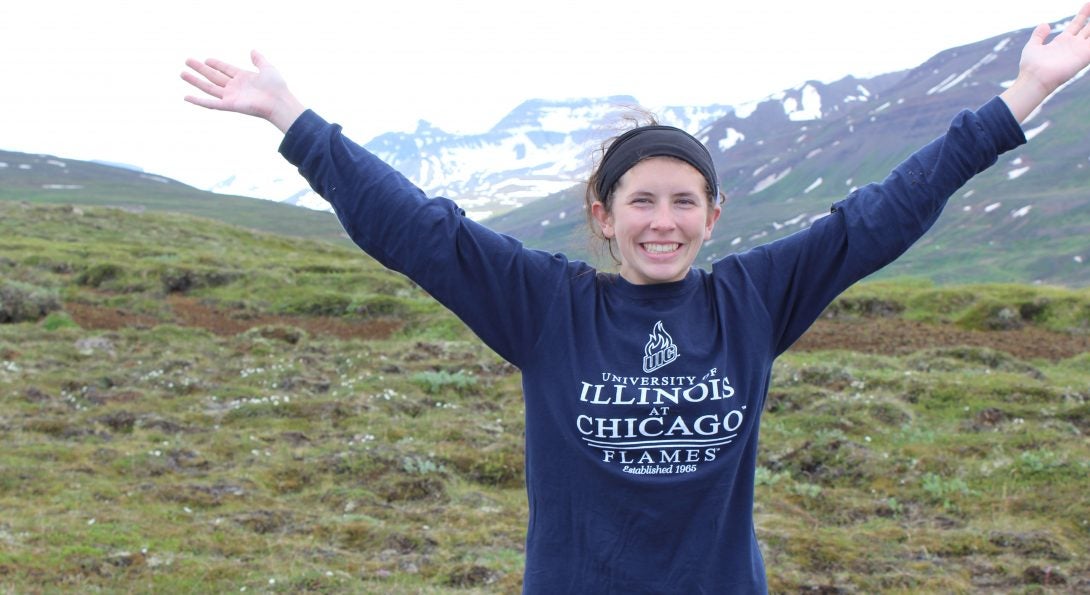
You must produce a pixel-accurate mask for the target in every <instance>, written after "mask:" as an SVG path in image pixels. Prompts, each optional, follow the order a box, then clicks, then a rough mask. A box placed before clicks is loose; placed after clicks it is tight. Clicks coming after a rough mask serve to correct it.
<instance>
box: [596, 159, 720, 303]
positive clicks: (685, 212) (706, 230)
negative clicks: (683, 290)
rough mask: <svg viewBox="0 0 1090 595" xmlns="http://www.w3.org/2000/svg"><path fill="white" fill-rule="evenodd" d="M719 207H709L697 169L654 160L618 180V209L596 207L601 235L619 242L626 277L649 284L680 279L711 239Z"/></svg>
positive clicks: (615, 203) (615, 196) (615, 206)
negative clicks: (702, 246)
mask: <svg viewBox="0 0 1090 595" xmlns="http://www.w3.org/2000/svg"><path fill="white" fill-rule="evenodd" d="M721 210H722V209H721V208H720V206H719V205H718V204H717V205H715V206H710V204H709V197H708V195H707V183H706V182H705V180H704V176H702V175H701V174H700V172H699V171H697V170H696V168H694V167H693V166H691V165H689V164H688V163H686V162H684V161H682V160H680V159H674V158H672V157H651V158H650V159H645V160H643V161H641V162H639V163H637V164H636V165H634V166H632V168H631V169H629V170H628V171H627V172H625V173H624V175H623V176H621V178H620V180H618V181H617V185H616V187H615V188H614V191H613V206H612V208H611V209H609V210H608V211H607V210H606V208H605V205H603V204H602V203H601V202H595V203H594V204H593V205H591V214H592V215H593V216H594V219H595V221H597V222H598V225H599V227H600V228H601V230H602V234H603V235H604V236H605V237H606V238H607V239H610V240H616V242H617V248H618V250H619V251H620V260H621V277H623V278H624V279H625V280H626V281H628V282H629V283H633V284H636V285H648V284H651V283H668V282H670V281H680V280H681V279H683V278H684V277H685V275H686V274H688V272H689V267H691V266H692V264H693V262H694V261H695V260H696V255H697V253H698V252H699V251H700V246H701V245H703V243H704V241H705V240H707V239H709V238H710V237H711V234H712V228H713V227H715V222H716V221H718V220H719V214H720V212H721Z"/></svg>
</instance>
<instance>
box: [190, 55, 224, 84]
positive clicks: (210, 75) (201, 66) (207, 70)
mask: <svg viewBox="0 0 1090 595" xmlns="http://www.w3.org/2000/svg"><path fill="white" fill-rule="evenodd" d="M209 62H213V60H206V61H205V62H201V61H199V60H194V59H193V58H190V59H188V60H186V61H185V65H186V66H188V67H190V68H192V69H193V70H194V71H195V72H197V73H198V74H200V75H201V76H203V77H204V78H206V79H208V80H209V81H210V82H212V83H213V84H215V85H219V86H220V87H222V86H224V85H226V84H227V82H228V81H230V80H231V79H230V77H228V76H226V75H225V74H224V73H223V71H221V70H218V69H216V68H214V67H213V66H212V65H211V64H209ZM198 86H199V85H198Z"/></svg>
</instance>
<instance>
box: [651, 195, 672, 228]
mask: <svg viewBox="0 0 1090 595" xmlns="http://www.w3.org/2000/svg"><path fill="white" fill-rule="evenodd" d="M674 227H676V225H675V223H674V213H673V211H672V209H671V208H670V203H669V201H661V202H659V203H658V204H656V205H655V210H654V211H653V212H652V213H651V229H653V230H656V231H669V230H671V229H673V228H674Z"/></svg>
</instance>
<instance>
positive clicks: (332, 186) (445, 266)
mask: <svg viewBox="0 0 1090 595" xmlns="http://www.w3.org/2000/svg"><path fill="white" fill-rule="evenodd" d="M280 152H281V154H283V156H284V157H285V158H286V159H287V160H288V161H289V162H291V163H292V164H293V165H295V166H296V167H298V168H299V172H300V173H301V174H302V175H303V177H305V178H306V179H307V181H308V182H309V183H310V186H311V188H313V189H314V191H315V192H317V193H318V194H320V195H321V196H322V197H324V198H325V199H326V200H328V201H329V202H330V204H331V205H332V206H333V209H334V211H335V212H336V214H337V217H338V218H339V219H340V222H341V225H343V226H344V229H345V231H347V232H348V235H349V236H350V237H351V238H352V240H353V241H354V242H355V243H356V244H357V245H358V246H359V247H360V248H362V249H363V250H364V251H365V252H367V253H368V254H369V255H371V256H372V257H374V258H375V259H376V260H377V261H379V262H380V263H381V264H382V265H384V266H386V267H387V268H390V269H393V270H395V271H398V272H400V273H403V274H404V275H406V276H407V277H409V278H410V279H412V280H413V281H414V282H416V283H417V284H419V285H420V286H421V287H422V288H423V289H424V290H425V291H427V292H428V293H429V294H431V295H432V296H433V297H435V298H436V299H437V300H438V301H439V302H440V303H442V304H443V305H444V306H446V307H447V308H449V309H450V310H451V311H453V312H454V313H455V314H456V315H457V316H458V317H459V318H461V319H462V320H463V321H464V322H465V323H466V324H467V325H468V326H469V327H470V328H471V329H472V330H473V331H474V332H475V333H477V335H478V336H480V337H481V339H482V340H483V341H484V342H485V343H486V344H487V345H489V346H490V347H491V348H492V349H494V350H495V351H496V352H497V353H499V354H500V355H501V356H502V357H504V358H505V359H507V360H508V361H510V362H511V363H513V364H515V365H519V364H520V362H521V359H522V357H523V355H524V354H525V353H527V352H528V351H529V350H530V348H531V347H532V345H533V343H534V342H535V341H536V339H537V337H538V336H539V335H540V333H541V330H542V325H543V322H544V318H545V316H544V313H545V311H546V310H547V309H548V306H549V304H550V303H551V302H552V299H553V297H554V296H555V295H556V294H557V290H558V289H559V286H560V285H561V282H562V280H563V279H564V278H565V274H566V271H567V269H568V267H569V264H568V263H567V261H566V260H565V259H564V258H563V257H561V256H554V255H550V254H547V253H544V252H540V251H536V250H529V249H526V248H524V247H523V246H522V244H521V243H519V242H518V241H517V240H515V239H513V238H510V237H508V236H505V235H502V234H498V233H496V232H493V231H492V230H490V229H488V228H486V227H484V226H482V225H480V224H478V223H476V222H474V221H473V220H471V219H469V218H467V217H466V216H465V212H464V211H463V210H462V209H460V208H458V207H457V205H455V204H454V203H453V202H451V201H449V200H447V199H444V198H435V199H429V198H427V197H426V196H425V195H424V193H423V192H422V191H421V190H420V189H419V188H417V187H416V186H414V185H413V184H412V183H411V182H410V181H409V180H407V179H406V178H405V177H404V176H402V175H401V174H400V173H398V172H397V171H395V170H394V169H393V168H391V167H390V166H389V165H387V164H386V163H385V162H383V161H382V160H381V159H379V158H378V157H376V156H375V155H373V154H371V153H370V152H368V151H367V150H366V149H364V148H363V147H361V146H359V145H357V144H356V143H354V142H352V141H351V140H349V139H348V138H347V137H345V136H344V135H343V134H342V133H341V127H340V126H338V125H336V124H330V123H328V122H326V121H325V120H323V119H322V118H321V117H319V116H318V115H317V114H315V113H314V112H313V111H310V110H307V111H306V112H305V113H304V114H303V115H302V116H300V117H299V119H298V120H296V122H295V123H294V124H292V126H291V128H290V129H289V130H288V132H287V134H285V136H284V140H283V142H282V143H281V145H280Z"/></svg>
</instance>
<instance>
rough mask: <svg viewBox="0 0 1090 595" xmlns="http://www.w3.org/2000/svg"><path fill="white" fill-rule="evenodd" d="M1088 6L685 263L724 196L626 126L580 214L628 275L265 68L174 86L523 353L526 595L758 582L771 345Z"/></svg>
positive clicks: (1047, 67)
mask: <svg viewBox="0 0 1090 595" xmlns="http://www.w3.org/2000/svg"><path fill="white" fill-rule="evenodd" d="M1088 21H1090V4H1088V5H1086V6H1084V7H1083V8H1082V10H1081V11H1080V12H1079V14H1078V16H1077V17H1076V18H1075V19H1074V20H1073V21H1072V23H1071V24H1070V25H1069V26H1068V27H1067V29H1066V30H1065V31H1063V32H1062V33H1060V34H1059V35H1057V36H1056V37H1055V38H1053V39H1052V40H1051V41H1049V42H1048V43H1046V42H1045V41H1046V39H1047V37H1048V36H1049V27H1048V26H1047V25H1042V26H1039V27H1038V28H1037V29H1036V30H1035V31H1034V34H1033V36H1032V38H1031V39H1030V41H1029V43H1028V44H1027V45H1026V47H1025V49H1024V50H1023V53H1022V62H1021V66H1020V70H1019V73H1018V77H1017V79H1016V80H1015V81H1014V83H1013V84H1012V85H1011V86H1010V87H1009V88H1008V89H1007V90H1006V91H1005V92H1004V93H1003V94H1002V95H1001V96H1000V97H996V98H993V99H992V100H991V101H989V102H988V103H986V104H985V105H984V106H982V107H980V108H979V109H977V110H975V111H971V110H965V111H963V112H961V113H960V114H958V115H957V116H956V117H955V118H954V120H953V122H952V123H951V125H950V128H949V130H948V131H947V133H946V134H944V135H943V136H941V137H939V138H938V139H936V140H934V141H933V142H931V143H930V144H928V145H927V146H925V147H924V148H922V149H920V150H919V151H917V152H916V153H915V154H913V155H912V156H911V157H909V158H908V159H907V160H906V161H905V162H904V163H902V164H901V165H899V166H898V167H897V168H896V169H895V170H894V171H893V172H892V174H891V175H890V176H889V177H888V178H886V179H885V180H884V181H883V182H882V183H880V184H871V185H868V186H864V187H862V188H860V189H859V190H857V191H854V192H852V193H851V194H850V195H849V196H848V197H847V198H845V199H844V200H842V201H840V202H838V203H836V204H835V205H833V208H832V214H831V215H830V216H828V217H824V218H822V219H819V220H817V221H815V222H814V223H813V224H812V225H811V226H810V227H809V228H807V229H805V230H803V231H800V232H797V233H795V234H794V235H791V236H789V237H787V238H784V239H782V240H778V241H775V242H772V243H770V244H767V245H764V246H760V247H757V248H754V249H752V250H749V251H747V252H745V253H742V254H733V255H730V256H727V257H725V258H723V259H722V260H720V261H718V262H716V263H714V265H713V266H712V269H711V271H704V270H701V269H697V268H694V267H693V266H692V265H693V261H694V259H695V257H696V253H697V251H698V249H699V247H700V245H701V243H703V242H704V241H705V240H706V239H707V238H708V236H709V234H710V233H711V230H712V228H713V227H714V226H715V223H716V221H717V220H718V218H719V215H720V212H721V206H720V205H719V204H718V196H719V191H718V186H719V183H718V182H719V181H718V178H717V176H716V173H715V167H714V165H713V163H712V161H711V158H710V156H709V154H708V152H707V150H706V149H704V147H702V146H701V145H700V143H699V142H697V141H696V139H694V138H693V137H691V136H689V135H687V134H685V133H683V132H681V131H677V130H676V129H666V128H663V127H657V126H651V127H641V128H636V129H634V130H632V131H630V132H628V133H625V134H623V135H621V136H620V137H618V139H617V140H615V141H614V142H613V143H612V144H611V145H610V146H609V148H608V149H607V150H606V152H605V155H604V157H603V159H602V163H601V165H600V167H599V168H598V171H597V172H596V174H595V175H594V177H593V178H592V182H591V191H590V192H591V194H590V199H591V200H590V201H589V205H588V210H589V211H590V214H591V216H592V218H593V222H594V225H595V226H596V228H597V230H598V231H599V232H600V233H601V236H602V237H603V238H605V239H607V240H609V241H610V242H611V243H612V244H613V245H615V246H616V248H617V252H618V257H617V258H618V261H619V265H620V268H619V274H617V273H609V272H600V271H596V270H594V269H593V268H591V267H590V266H589V265H587V264H586V263H582V262H576V261H571V260H569V259H567V258H566V257H564V256H563V255H560V254H556V255H552V254H546V253H543V252H539V251H534V250H528V249H525V248H524V247H523V246H522V245H521V244H520V243H519V242H518V241H517V240H515V239H513V238H510V237H506V236H503V235H500V234H497V233H494V232H493V231H491V230H489V229H487V228H485V227H483V226H481V225H480V224H478V223H476V222H474V221H472V220H469V219H467V218H466V217H465V216H464V212H463V211H462V210H461V209H460V208H458V206H457V205H455V204H454V203H453V202H451V201H449V200H447V199H444V198H435V199H428V198H427V197H425V196H424V194H423V192H421V191H420V190H419V189H418V188H416V187H415V186H414V185H413V184H412V183H410V182H409V181H408V180H407V179H406V178H404V177H403V176H401V175H400V174H398V173H397V172H395V171H393V170H392V169H391V168H390V167H389V166H387V165H386V164H385V163H383V162H382V161H380V160H379V159H378V158H376V157H375V156H374V155H372V154H370V153H368V152H367V151H366V150H364V149H363V148H362V147H360V146H359V145H357V144H356V143H354V142H352V141H351V140H349V139H348V138H347V137H345V136H344V134H343V133H342V131H341V128H340V126H337V125H335V124H331V123H329V122H327V121H326V120H324V119H322V118H321V117H320V116H318V115H317V114H316V113H315V112H313V111H310V110H307V109H305V107H304V106H303V104H302V103H301V102H300V101H299V100H298V99H296V98H295V96H294V95H293V94H292V93H291V92H290V91H289V90H288V87H287V85H286V83H285V82H284V79H283V78H282V77H281V76H280V74H279V72H278V71H277V70H276V69H275V68H274V67H273V66H272V65H270V64H269V63H268V62H267V61H266V60H265V59H264V58H263V57H262V56H261V55H260V54H257V53H256V52H255V53H254V54H253V63H254V65H255V66H256V67H257V71H256V72H253V71H248V70H244V69H241V68H238V67H236V66H233V65H230V64H227V63H225V62H222V61H219V60H209V61H207V62H198V61H195V60H190V61H189V62H187V64H188V65H189V67H190V68H191V71H187V72H186V73H184V74H183V78H184V79H185V80H186V81H188V82H189V83H191V84H192V85H194V86H195V87H196V88H197V89H199V90H200V91H202V92H203V95H199V96H190V97H187V98H186V99H187V100H188V101H190V102H192V103H194V104H197V105H200V106H204V107H207V108H211V109H220V110H227V111H234V112H239V113H244V114H250V115H254V116H258V117H260V118H263V119H266V120H268V121H269V122H271V123H273V124H274V125H275V126H277V127H278V128H279V129H280V130H281V131H283V132H284V138H283V141H282V142H281V145H280V151H281V153H282V154H283V155H284V157H285V158H286V159H287V160H288V161H289V162H291V163H292V164H294V165H295V166H296V167H298V168H299V171H300V173H301V174H302V175H303V176H304V177H306V179H307V180H308V181H309V183H310V184H311V186H312V187H313V188H314V189H315V190H316V191H317V192H318V193H319V194H321V195H322V196H323V197H325V198H326V199H327V200H328V201H329V202H330V203H331V204H332V205H333V207H334V209H335V211H336V212H337V215H338V217H339V218H340V221H341V223H342V224H343V225H344V227H345V229H346V230H347V231H348V233H349V235H350V236H351V237H352V239H353V240H354V241H355V242H356V243H357V244H358V245H359V246H360V247H361V248H362V249H363V250H365V251H366V252H367V253H368V254H370V255H371V256H373V257H374V258H375V259H377V260H378V261H379V262H381V263H382V264H384V265H385V266H387V267H389V268H391V269H394V270H397V271H400V272H402V273H404V274H405V275H407V276H408V277H410V278H411V279H413V280H414V281H416V282H417V283H419V284H420V286H421V287H423V288H424V289H425V290H427V291H428V292H429V293H430V294H431V295H432V296H434V297H435V298H436V299H437V300H439V301H440V302H441V303H443V304H444V305H445V306H446V307H448V308H449V309H450V310H452V311H453V312H455V313H456V314H457V315H458V316H459V317H461V318H462V320H464V321H465V322H466V324H467V325H468V326H469V327H470V328H472V329H473V331H474V332H476V333H477V334H478V335H479V336H480V337H481V339H482V340H483V341H484V342H485V343H486V344H488V345H489V346H490V347H491V348H492V349H494V350H495V351H496V352H497V353H499V354H500V355H501V356H502V357H504V358H505V359H507V360H508V361H510V362H511V363H513V364H515V365H516V366H518V368H519V369H520V370H521V371H522V381H523V393H524V401H525V408H526V412H525V415H526V489H527V492H528V496H529V506H530V510H529V522H528V529H527V538H526V567H525V570H524V582H523V590H524V591H525V592H527V593H709V592H714V593H762V592H766V591H767V583H766V578H765V570H764V561H763V559H762V556H761V551H760V547H759V544H758V540H757V536H756V532H755V527H754V521H753V495H754V483H755V474H756V461H757V450H758V449H757V445H758V434H759V432H758V429H759V426H760V419H761V412H762V410H763V408H764V404H765V400H766V397H767V395H768V390H769V382H770V379H771V368H772V363H773V361H774V360H775V358H776V357H777V356H778V355H780V354H781V353H783V352H784V351H785V350H786V349H787V348H788V347H789V346H790V345H791V344H792V343H794V342H795V341H796V340H797V339H798V338H799V337H800V336H801V335H802V333H803V332H804V331H805V330H806V329H807V328H808V327H809V326H810V325H811V324H812V323H813V322H814V321H815V319H817V318H818V316H819V315H820V314H821V312H822V311H823V310H824V308H825V307H826V306H827V305H828V304H829V303H830V302H831V301H832V300H833V298H835V297H836V296H837V295H838V294H840V293H841V292H843V291H844V290H845V289H846V288H848V287H849V286H850V285H852V284H853V283H855V282H856V281H858V280H859V279H861V278H863V277H864V276H866V275H868V274H870V273H872V272H874V271H875V270H877V269H879V268H881V267H882V266H884V265H886V264H887V263H889V262H891V261H892V260H894V259H895V258H897V256H898V255H900V254H901V253H902V252H904V250H906V249H907V248H908V247H909V246H910V245H911V244H912V243H913V242H914V241H916V240H917V239H918V238H919V237H920V236H921V235H922V234H923V233H925V232H926V231H927V229H928V228H929V227H930V226H931V225H932V224H933V223H934V222H935V219H936V218H937V217H938V216H939V213H940V212H941V211H942V208H943V206H944V205H945V203H946V200H947V199H948V198H949V197H950V196H951V194H953V192H955V191H956V190H957V189H958V188H959V187H961V186H962V185H963V184H964V183H965V182H966V181H967V180H968V179H970V178H971V177H972V176H974V175H975V174H977V173H978V172H980V171H982V170H984V169H986V168H987V167H989V166H991V165H992V164H994V163H995V162H996V160H997V158H998V156H999V155H1000V154H1002V153H1004V152H1005V151H1008V150H1010V149H1012V148H1014V147H1015V146H1018V145H1020V144H1022V143H1024V142H1025V141H1026V139H1025V136H1024V135H1023V132H1022V129H1021V127H1020V125H1019V123H1020V121H1021V120H1023V119H1024V118H1025V117H1026V116H1027V115H1028V114H1029V113H1030V112H1031V111H1032V110H1033V109H1034V108H1036V107H1037V106H1038V105H1039V104H1040V103H1041V102H1042V101H1043V100H1044V99H1045V97H1047V96H1048V95H1049V94H1050V93H1051V92H1052V91H1054V90H1055V89H1057V88H1058V87H1059V86H1060V85H1061V84H1063V83H1064V82H1065V81H1067V80H1069V79H1070V78H1071V77H1072V76H1074V75H1075V74H1076V73H1077V72H1079V71H1080V70H1081V69H1083V68H1085V67H1086V66H1087V65H1090V24H1088Z"/></svg>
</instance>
